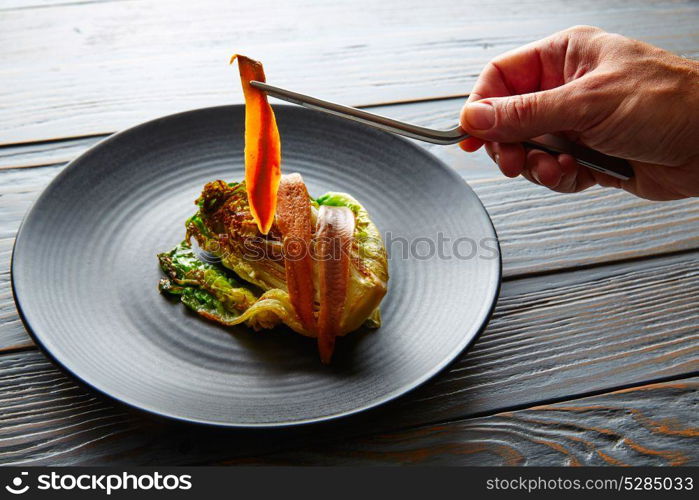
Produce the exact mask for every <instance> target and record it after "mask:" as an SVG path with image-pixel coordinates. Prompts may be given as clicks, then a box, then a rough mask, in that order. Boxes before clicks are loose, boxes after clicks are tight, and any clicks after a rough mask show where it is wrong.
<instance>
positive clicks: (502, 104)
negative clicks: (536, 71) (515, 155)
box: [461, 84, 589, 142]
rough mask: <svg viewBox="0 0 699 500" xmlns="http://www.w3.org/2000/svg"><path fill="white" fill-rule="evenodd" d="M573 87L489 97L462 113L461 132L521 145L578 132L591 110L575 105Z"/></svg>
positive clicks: (565, 86) (468, 107) (470, 104)
mask: <svg viewBox="0 0 699 500" xmlns="http://www.w3.org/2000/svg"><path fill="white" fill-rule="evenodd" d="M570 86H571V85H570V84H568V85H564V86H561V87H557V88H555V89H551V90H545V91H541V92H533V93H531V94H522V95H513V96H509V97H489V98H487V99H481V100H480V101H475V102H468V103H466V104H465V105H464V107H463V109H462V110H461V128H463V129H464V130H465V131H466V132H468V133H469V134H471V135H473V136H476V137H478V138H480V139H485V140H487V141H494V142H519V141H523V140H525V139H531V138H532V137H537V136H539V135H543V134H547V133H552V132H560V131H564V130H576V128H577V127H576V126H577V125H578V124H579V123H581V121H582V120H581V116H579V112H577V111H576V110H580V109H589V106H579V105H577V103H576V102H574V101H575V100H576V99H575V97H574V96H575V95H576V94H578V93H577V92H571V90H572V89H570V88H569V87H570Z"/></svg>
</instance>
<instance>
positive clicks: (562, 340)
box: [0, 0, 699, 465]
mask: <svg viewBox="0 0 699 500" xmlns="http://www.w3.org/2000/svg"><path fill="white" fill-rule="evenodd" d="M575 24H593V25H597V26H600V27H602V28H605V29H607V30H611V31H617V32H620V33H623V34H625V35H628V36H631V37H635V38H639V39H642V40H645V41H648V42H650V43H653V44H656V45H659V46H661V47H664V48H666V49H669V50H672V51H674V52H676V53H678V54H681V55H683V56H686V57H691V58H697V57H699V31H698V29H699V3H697V2H692V1H639V2H627V1H622V0H612V1H598V2H594V1H593V2H578V1H567V0H537V1H533V0H506V1H501V2H493V1H468V2H466V1H438V0H433V1H430V2H416V1H395V0H390V1H389V0H384V1H382V2H375V1H368V0H366V1H357V0H355V1H351V2H349V1H348V2H340V1H325V2H321V1H318V2H312V1H286V2H283V1H278V2H209V1H198V2H185V1H178V2H155V1H149V2H145V1H136V0H125V1H117V0H112V1H90V0H87V1H70V2H69V1H60V0H54V1H52V0H28V1H19V0H4V1H0V82H2V84H1V85H0V463H2V464H86V465H87V464H89V465H92V464H208V463H225V464H241V463H242V464H250V463H253V464H382V465H383V464H513V465H596V464H611V465H639V464H649V465H687V464H695V465H696V464H699V417H698V416H697V413H698V412H697V404H698V402H699V396H698V394H699V270H697V263H698V262H699V200H697V199H693V200H684V201H676V202H670V203H652V202H647V201H643V200H639V199H636V198H633V197H632V196H630V195H627V194H625V193H620V192H617V191H612V190H603V189H591V190H589V191H587V192H584V193H581V194H578V195H562V194H557V193H553V192H550V191H548V190H546V189H544V188H542V187H538V186H534V185H531V184H529V183H527V182H525V181H523V180H508V179H505V178H503V177H501V176H500V175H499V174H498V172H497V170H496V169H495V168H494V167H493V165H491V163H490V160H489V159H488V158H487V157H486V156H485V155H484V154H483V153H476V154H472V155H467V154H465V153H463V152H461V151H460V150H458V149H457V148H456V147H441V146H434V147H430V146H426V147H427V148H428V149H429V150H430V151H432V152H433V153H434V154H436V155H437V156H439V157H440V158H442V159H443V160H445V161H446V162H447V163H449V164H450V165H451V166H453V167H454V168H455V169H456V170H457V171H458V172H459V173H461V174H462V176H463V177H464V178H465V179H466V180H467V181H468V182H469V184H470V185H471V186H472V187H473V188H474V189H475V190H476V192H477V193H478V195H479V196H480V197H481V199H482V200H483V203H484V204H485V206H486V208H487V209H488V211H489V213H490V215H491V217H492V219H493V222H494V224H495V226H496V229H497V231H498V234H499V236H500V239H501V244H502V251H503V265H504V275H505V281H504V283H503V286H502V294H501V298H500V300H499V302H498V305H497V308H496V311H495V315H494V317H493V319H492V321H491V323H490V325H489V327H488V329H487V330H486V332H485V333H484V334H483V336H482V337H481V338H480V340H479V342H478V343H477V344H476V345H475V347H474V348H473V349H472V350H471V351H470V352H469V353H468V354H464V355H462V356H461V357H460V358H459V359H458V360H457V362H456V363H454V364H453V365H452V366H451V367H450V368H449V369H448V370H446V371H445V372H444V373H442V374H441V375H439V376H438V377H437V378H435V379H434V380H433V381H431V382H430V383H428V384H427V385H425V386H423V387H421V388H420V389H418V390H416V391H414V392H413V393H411V394H409V395H408V396H406V397H403V398H401V399H399V400H398V401H396V402H394V403H391V404H389V405H387V406H385V407H383V408H380V409H377V410H374V411H371V412H369V413H367V414H364V415H359V416H357V417H354V418H349V419H345V420H341V421H338V422H334V423H329V424H321V425H316V426H313V427H303V428H297V429H292V430H279V431H265V432H259V431H255V432H247V431H222V430H216V429H208V428H201V427H191V426H184V425H181V424H174V423H171V422H165V421H160V420H154V419H151V418H148V417H145V416H143V415H141V414H138V413H136V412H133V411H131V410H126V409H124V408H123V407H121V406H118V405H115V404H114V403H112V402H111V401H109V400H107V399H106V398H104V397H102V396H99V395H97V394H95V393H93V392H90V391H88V390H86V389H84V388H82V387H80V386H78V385H77V384H76V383H75V382H74V381H73V380H72V379H70V378H69V377H67V376H65V375H64V374H62V373H61V372H60V371H59V370H58V369H57V368H56V367H54V366H53V365H52V364H51V363H50V362H49V361H48V360H47V358H46V357H45V356H44V355H43V354H42V353H41V352H40V351H39V350H38V349H37V348H36V347H35V346H34V345H33V343H32V341H31V340H30V338H29V337H28V335H27V333H26V332H25V330H24V328H23V327H22V324H21V322H20V320H19V318H18V316H17V312H16V309H15V306H14V302H13V298H12V292H11V287H10V272H9V262H10V258H11V253H12V244H13V241H14V235H15V233H16V231H17V228H18V227H19V224H20V222H21V219H22V217H23V215H24V213H25V212H26V210H27V208H28V207H29V206H30V204H31V203H32V201H33V200H34V199H35V198H36V196H37V195H38V194H39V193H40V192H41V190H42V189H43V188H44V187H45V186H46V185H47V183H48V182H50V181H51V179H52V178H53V177H54V176H55V175H56V174H57V173H58V172H60V171H61V169H62V168H63V167H64V166H65V164H66V162H67V161H69V160H71V159H72V158H74V157H75V156H76V155H78V154H80V153H81V152H82V151H84V150H85V149H86V148H88V147H90V146H91V145H92V144H94V143H95V142H97V141H99V140H100V139H101V138H103V137H105V136H106V135H108V134H110V133H112V132H115V131H117V130H119V129H122V128H124V127H127V126H130V125H134V124H136V123H138V122H140V121H143V120H146V119H149V118H153V117H156V116H159V115H163V114H167V113H171V112H175V111H181V110H185V109H191V108H195V107H201V106H209V105H218V104H222V103H231V102H239V101H240V100H241V95H240V93H239V92H238V91H237V90H236V89H237V87H236V84H235V78H234V77H235V75H234V74H233V73H231V70H230V68H228V67H227V60H228V57H229V56H230V54H231V53H233V52H242V53H246V54H249V55H251V56H253V57H256V58H259V59H261V60H263V61H264V63H265V67H266V69H267V74H268V75H269V76H270V81H272V80H273V81H274V83H276V84H279V85H283V86H288V87H290V88H293V89H296V90H299V91H302V92H307V93H311V94H314V95H318V96H321V97H327V98H330V99H334V100H338V101H341V102H344V103H347V104H352V105H362V106H369V107H372V108H373V109H374V110H375V111H377V112H379V113H384V114H387V115H390V116H395V117H400V118H403V119H406V120H409V121H412V122H415V123H419V124H423V125H430V126H443V127H447V126H451V125H454V124H455V123H456V121H457V119H458V113H459V109H460V107H461V105H462V102H463V95H464V94H466V93H467V92H468V91H469V89H470V87H471V85H472V84H473V82H474V81H475V78H476V77H477V75H478V72H479V71H480V69H481V68H482V67H483V65H484V64H485V63H486V62H487V61H488V59H490V58H491V57H493V56H495V55H496V54H499V53H501V52H503V51H506V50H508V49H510V48H514V47H516V46H518V45H521V44H523V43H526V42H529V41H532V40H535V39H537V38H540V37H543V36H545V35H547V34H549V33H551V32H553V31H556V30H559V29H563V28H566V27H569V26H572V25H575Z"/></svg>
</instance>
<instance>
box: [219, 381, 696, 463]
mask: <svg viewBox="0 0 699 500" xmlns="http://www.w3.org/2000/svg"><path fill="white" fill-rule="evenodd" d="M698 403H699V378H692V379H688V380H683V381H677V382H667V383H661V384H653V385H647V386H642V387H634V388H632V389H627V390H623V391H618V392H613V393H610V394H603V395H600V396H594V397H589V398H583V399H577V400H574V401H566V402H562V403H558V404H552V405H545V406H539V407H535V408H529V409H526V410H519V411H513V412H508V413H501V414H498V415H493V416H489V417H482V418H474V419H470V420H462V421H458V422H450V423H447V424H438V425H431V426H425V427H419V428H415V429H408V430H403V431H397V432H388V433H383V434H380V435H374V436H370V437H366V438H362V439H352V440H348V441H342V442H338V443H333V444H331V445H328V444H327V443H322V444H320V445H315V446H313V447H306V448H302V449H299V450H294V451H290V452H286V453H279V454H272V455H270V456H266V457H262V458H257V459H238V460H232V461H228V462H225V463H226V464H229V465H230V464H245V465H381V466H386V465H477V466H487V465H491V466H499V465H509V466H513V465H515V466H521V465H546V466H578V465H585V466H600V465H615V466H621V465H624V466H626V465H645V466H667V465H670V466H677V465H685V466H686V465H698V464H699V418H698V417H697V412H696V409H695V408H696V405H697V404H698Z"/></svg>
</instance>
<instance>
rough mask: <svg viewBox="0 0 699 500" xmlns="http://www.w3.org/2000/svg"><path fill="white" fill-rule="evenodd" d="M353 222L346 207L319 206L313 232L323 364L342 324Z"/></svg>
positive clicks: (330, 353)
mask: <svg viewBox="0 0 699 500" xmlns="http://www.w3.org/2000/svg"><path fill="white" fill-rule="evenodd" d="M354 225H355V220H354V214H353V213H352V211H351V210H350V209H349V208H347V207H333V206H327V205H321V207H320V210H319V211H318V231H317V232H316V239H317V240H316V256H317V259H318V260H319V266H320V269H319V282H320V283H319V284H320V311H319V314H318V351H319V353H320V360H321V361H322V362H323V363H326V364H327V363H330V359H331V358H332V355H333V350H334V349H335V337H337V335H338V334H339V333H340V330H341V327H342V325H341V321H342V313H343V311H344V308H345V299H346V297H347V285H348V281H349V264H350V247H351V245H352V237H353V235H354Z"/></svg>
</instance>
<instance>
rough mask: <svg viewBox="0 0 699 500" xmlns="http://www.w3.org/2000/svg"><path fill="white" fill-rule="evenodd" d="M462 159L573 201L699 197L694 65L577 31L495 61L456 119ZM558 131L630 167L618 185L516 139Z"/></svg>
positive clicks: (698, 72)
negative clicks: (485, 163) (489, 161)
mask: <svg viewBox="0 0 699 500" xmlns="http://www.w3.org/2000/svg"><path fill="white" fill-rule="evenodd" d="M461 127H462V128H463V129H464V130H465V131H466V132H468V133H469V134H471V135H472V136H473V137H470V138H468V139H466V140H465V141H463V142H462V143H461V147H462V148H463V149H464V150H466V151H469V152H470V151H475V150H477V149H478V148H480V147H481V146H482V145H483V144H485V148H486V150H487V152H488V154H489V155H490V157H491V158H493V160H495V162H496V163H497V164H498V166H499V167H500V170H501V171H502V173H503V174H505V175H506V176H508V177H516V176H518V175H520V174H521V175H522V176H524V177H526V178H527V179H528V180H530V181H532V182H535V183H537V184H541V185H544V186H546V187H548V188H550V189H553V190H554V191H559V192H564V193H571V192H577V191H582V190H583V189H587V188H588V187H590V186H593V185H595V184H599V185H602V186H610V187H616V188H622V189H625V190H627V191H629V192H631V193H633V194H635V195H637V196H640V197H643V198H648V199H651V200H671V199H677V198H685V197H690V196H699V63H698V62H696V61H690V60H687V59H684V58H681V57H678V56H676V55H673V54H671V53H669V52H666V51H664V50H662V49H659V48H657V47H653V46H652V45H648V44H646V43H642V42H638V41H635V40H631V39H628V38H625V37H623V36H621V35H616V34H611V33H606V32H604V31H602V30H600V29H598V28H592V27H588V26H579V27H574V28H570V29H567V30H565V31H561V32H559V33H556V34H554V35H552V36H550V37H548V38H544V39H543V40H539V41H537V42H534V43H531V44H529V45H525V46H524V47H521V48H519V49H515V50H513V51H511V52H508V53H506V54H503V55H502V56H499V57H497V58H495V59H493V60H492V61H491V62H490V63H488V65H487V66H486V67H485V69H484V70H483V72H482V73H481V75H480V77H479V78H478V81H477V82H476V85H475V87H474V89H473V92H472V93H471V94H470V96H469V99H468V101H467V102H466V104H465V105H464V107H463V109H462V111H461ZM547 133H556V134H560V135H562V136H564V137H566V138H567V139H569V140H572V141H577V142H580V143H582V144H584V145H586V146H588V147H590V148H592V149H596V150H598V151H601V152H602V153H606V154H608V155H612V156H618V157H621V158H625V159H627V160H629V163H630V164H631V165H632V167H633V169H634V172H635V175H634V177H633V178H631V179H630V180H628V181H622V180H619V179H616V178H614V177H611V176H609V175H607V174H603V173H601V172H597V171H595V170H591V169H588V168H586V167H583V166H581V165H578V164H577V163H576V162H575V159H574V158H573V157H572V156H570V155H568V154H561V155H557V156H553V155H550V154H548V153H545V152H543V151H539V150H531V151H525V149H524V147H523V146H522V145H521V144H519V141H522V140H525V139H529V138H532V137H536V136H539V135H542V134H547Z"/></svg>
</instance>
